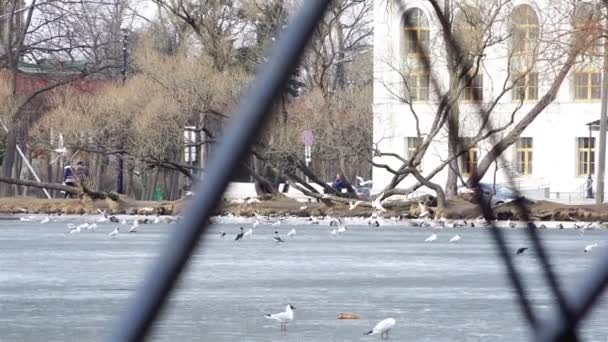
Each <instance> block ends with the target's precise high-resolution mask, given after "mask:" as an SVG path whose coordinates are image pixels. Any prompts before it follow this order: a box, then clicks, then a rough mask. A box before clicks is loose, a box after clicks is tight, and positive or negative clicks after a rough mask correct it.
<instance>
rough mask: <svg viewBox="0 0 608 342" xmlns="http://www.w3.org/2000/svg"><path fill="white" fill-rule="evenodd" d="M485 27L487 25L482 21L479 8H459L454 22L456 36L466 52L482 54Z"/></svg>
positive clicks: (466, 6)
mask: <svg viewBox="0 0 608 342" xmlns="http://www.w3.org/2000/svg"><path fill="white" fill-rule="evenodd" d="M485 26H487V25H486V24H485V23H484V22H483V20H482V17H481V13H480V11H479V8H475V7H472V6H468V5H462V6H459V11H458V13H457V14H456V18H455V20H454V36H455V37H456V38H457V39H458V42H459V43H460V46H462V48H463V50H464V51H465V52H468V53H469V54H470V55H478V54H479V53H481V50H482V47H481V44H483V40H484V39H483V31H484V27H485Z"/></svg>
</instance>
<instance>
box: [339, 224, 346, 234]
mask: <svg viewBox="0 0 608 342" xmlns="http://www.w3.org/2000/svg"><path fill="white" fill-rule="evenodd" d="M342 233H346V226H340V228H338V234H342Z"/></svg>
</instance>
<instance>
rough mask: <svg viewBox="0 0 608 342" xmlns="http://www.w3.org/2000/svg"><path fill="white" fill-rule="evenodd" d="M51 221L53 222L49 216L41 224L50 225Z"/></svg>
mask: <svg viewBox="0 0 608 342" xmlns="http://www.w3.org/2000/svg"><path fill="white" fill-rule="evenodd" d="M50 221H51V219H50V218H49V217H48V216H47V217H45V218H43V219H42V221H40V224H45V223H49V222H50Z"/></svg>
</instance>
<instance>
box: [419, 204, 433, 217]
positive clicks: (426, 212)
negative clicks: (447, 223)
mask: <svg viewBox="0 0 608 342" xmlns="http://www.w3.org/2000/svg"><path fill="white" fill-rule="evenodd" d="M418 209H420V215H418V218H425V217H430V216H431V213H430V212H429V210H428V209H427V208H426V206H425V205H424V204H422V202H418Z"/></svg>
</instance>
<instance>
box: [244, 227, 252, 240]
mask: <svg viewBox="0 0 608 342" xmlns="http://www.w3.org/2000/svg"><path fill="white" fill-rule="evenodd" d="M251 236H253V229H251V228H249V230H248V231H246V232H245V234H244V235H243V237H248V238H250V237H251Z"/></svg>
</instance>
